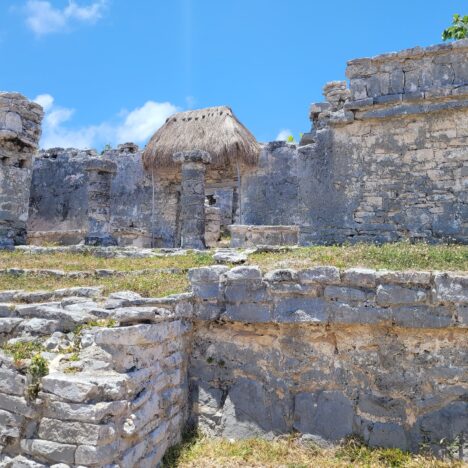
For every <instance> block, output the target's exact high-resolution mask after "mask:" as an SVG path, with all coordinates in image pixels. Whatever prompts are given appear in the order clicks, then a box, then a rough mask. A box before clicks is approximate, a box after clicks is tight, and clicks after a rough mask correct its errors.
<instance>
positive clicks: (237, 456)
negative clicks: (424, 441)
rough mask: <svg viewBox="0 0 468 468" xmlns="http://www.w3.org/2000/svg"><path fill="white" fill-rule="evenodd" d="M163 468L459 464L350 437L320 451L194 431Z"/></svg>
mask: <svg viewBox="0 0 468 468" xmlns="http://www.w3.org/2000/svg"><path fill="white" fill-rule="evenodd" d="M162 466H163V467H164V468H199V467H204V468H223V467H225V468H241V467H250V468H260V467H261V468H278V467H281V468H311V467H320V468H322V467H323V468H327V467H330V468H341V467H356V468H364V467H366V468H374V467H375V468H377V467H385V468H448V467H451V468H455V467H460V468H461V467H462V466H463V464H462V462H455V461H444V460H437V459H435V458H433V457H431V456H422V455H414V454H410V453H407V452H403V451H401V450H399V449H379V448H369V447H367V446H366V445H365V444H364V443H363V442H362V440H360V439H358V438H354V437H353V438H350V439H348V440H346V441H345V442H344V443H343V444H342V445H340V446H338V447H335V448H330V449H323V448H320V447H318V446H317V445H315V444H314V443H312V442H307V441H301V440H300V439H299V438H298V437H297V436H295V435H289V436H283V437H280V438H277V439H275V440H270V441H269V440H264V439H246V440H238V441H230V440H227V439H221V438H208V437H206V436H203V435H200V434H197V433H195V432H191V433H188V434H186V435H185V436H184V438H183V440H182V442H181V443H180V444H178V445H176V446H174V447H172V448H170V449H169V450H168V451H167V452H166V455H165V456H164V459H163V462H162Z"/></svg>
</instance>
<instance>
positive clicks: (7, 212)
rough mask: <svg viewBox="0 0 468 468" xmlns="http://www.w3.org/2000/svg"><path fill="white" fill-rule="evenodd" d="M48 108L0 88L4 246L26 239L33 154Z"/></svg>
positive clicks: (0, 235)
mask: <svg viewBox="0 0 468 468" xmlns="http://www.w3.org/2000/svg"><path fill="white" fill-rule="evenodd" d="M43 115H44V112H43V110H42V107H41V106H39V105H38V104H36V103H34V102H31V101H29V100H28V99H26V98H25V97H24V96H22V95H21V94H18V93H3V92H0V249H13V248H14V246H15V245H21V244H25V243H26V234H27V231H26V229H27V222H28V214H29V193H30V188H31V179H32V163H33V157H34V155H35V153H36V151H37V147H38V143H39V138H40V136H41V121H42V118H43Z"/></svg>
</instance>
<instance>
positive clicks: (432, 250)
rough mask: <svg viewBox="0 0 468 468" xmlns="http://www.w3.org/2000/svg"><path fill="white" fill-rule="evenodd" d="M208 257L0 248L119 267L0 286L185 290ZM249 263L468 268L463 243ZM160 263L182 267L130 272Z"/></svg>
mask: <svg viewBox="0 0 468 468" xmlns="http://www.w3.org/2000/svg"><path fill="white" fill-rule="evenodd" d="M213 263H214V262H213V259H212V253H210V252H207V253H203V254H199V253H188V254H186V255H180V256H172V257H161V258H159V257H157V258H111V259H106V258H100V257H95V256H93V255H91V254H89V253H88V254H73V253H62V254H61V253H54V254H35V255H32V254H26V253H24V252H1V253H0V264H1V265H2V267H3V266H5V267H12V268H13V267H15V268H25V269H30V268H50V269H56V268H63V269H65V270H68V271H70V270H73V271H79V270H82V271H83V270H84V271H89V270H93V269H101V268H110V269H114V270H117V271H120V272H121V274H119V275H115V276H103V277H97V276H94V275H92V276H89V277H83V278H79V277H78V278H75V277H73V278H72V277H54V276H43V275H12V274H8V275H7V274H2V275H0V290H5V289H24V290H26V291H37V290H51V289H60V288H67V287H73V286H102V287H103V294H104V295H108V294H110V293H112V292H116V291H123V290H129V291H134V292H137V293H139V294H141V295H142V296H145V297H160V296H166V295H169V294H177V293H181V292H184V291H188V289H189V282H188V279H187V274H186V271H187V270H188V269H189V268H196V267H201V266H207V265H212V264H213ZM248 264H249V265H258V266H260V268H262V270H264V271H268V270H272V269H277V268H295V269H302V268H308V267H312V266H317V265H334V266H337V267H339V268H349V267H356V266H361V267H369V268H376V269H390V270H407V269H412V270H449V271H468V246H463V245H428V244H424V243H418V244H410V243H408V242H399V243H394V244H385V245H382V246H378V245H372V244H356V245H344V246H330V247H325V246H316V247H301V248H296V249H285V250H284V251H278V252H264V253H254V254H251V255H250V256H249V258H248ZM160 268H179V269H181V272H180V273H162V272H158V271H149V272H147V273H141V272H135V270H143V269H160ZM132 272H133V273H132Z"/></svg>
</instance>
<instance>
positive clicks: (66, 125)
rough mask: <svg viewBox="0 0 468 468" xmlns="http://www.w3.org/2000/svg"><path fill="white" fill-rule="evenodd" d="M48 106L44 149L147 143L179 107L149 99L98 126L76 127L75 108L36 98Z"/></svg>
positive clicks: (43, 125) (51, 99)
mask: <svg viewBox="0 0 468 468" xmlns="http://www.w3.org/2000/svg"><path fill="white" fill-rule="evenodd" d="M34 101H35V102H37V103H38V104H40V105H41V106H42V107H43V108H44V112H45V116H44V121H43V124H42V138H41V142H40V146H41V148H53V147H62V148H71V147H73V148H102V147H103V146H104V145H106V144H111V145H114V146H115V145H117V144H119V143H126V142H129V141H131V142H134V143H139V144H143V143H145V142H146V140H147V139H148V138H149V137H150V136H151V135H152V134H153V133H154V132H155V131H156V130H157V129H158V128H159V127H160V126H161V125H162V124H163V123H164V122H165V121H166V119H167V118H168V117H169V116H170V115H172V114H174V113H175V112H177V111H178V110H179V109H178V108H177V107H176V106H174V105H173V104H171V103H169V102H155V101H147V102H146V103H145V104H144V105H143V106H141V107H138V108H136V109H134V110H132V111H121V112H119V114H118V115H117V116H116V117H115V118H114V119H111V120H109V121H105V122H102V123H100V124H98V125H88V126H83V127H75V128H74V127H73V126H72V125H70V120H71V119H72V117H73V115H74V113H75V110H74V109H70V108H67V107H61V106H58V105H56V104H55V101H54V98H53V96H51V95H50V94H41V95H39V96H37V97H36V98H35V99H34Z"/></svg>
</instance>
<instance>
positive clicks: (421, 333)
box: [0, 265, 468, 468]
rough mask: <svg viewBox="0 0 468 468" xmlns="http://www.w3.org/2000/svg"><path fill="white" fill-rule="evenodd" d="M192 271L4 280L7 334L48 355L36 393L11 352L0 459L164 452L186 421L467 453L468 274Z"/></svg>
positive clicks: (223, 430)
mask: <svg viewBox="0 0 468 468" xmlns="http://www.w3.org/2000/svg"><path fill="white" fill-rule="evenodd" d="M189 277H190V281H191V284H192V292H191V293H186V294H181V295H175V296H168V297H165V298H143V297H141V296H140V295H138V294H135V293H130V292H120V293H114V294H111V295H110V296H109V297H107V298H105V297H102V295H101V290H100V288H96V287H95V288H85V287H80V288H68V289H61V290H56V291H50V292H44V291H42V292H36V293H29V292H25V291H3V292H0V347H1V346H3V345H5V344H6V343H7V342H8V343H12V342H15V341H17V340H18V339H21V340H24V339H35V340H40V341H42V343H43V346H44V347H45V349H46V351H45V352H43V353H42V356H43V357H45V358H46V359H47V360H48V362H49V374H48V375H47V376H45V377H43V378H42V381H41V387H40V391H39V393H38V394H37V396H34V397H32V396H31V393H30V388H31V377H30V375H29V373H28V371H27V369H28V366H27V363H26V362H24V363H22V362H16V361H14V359H13V358H12V357H11V356H10V355H8V354H5V353H3V352H0V376H1V379H0V466H5V467H13V466H34V467H46V466H53V465H56V464H60V463H62V464H63V465H59V466H62V467H65V466H69V467H73V466H86V467H88V466H89V467H98V466H109V467H110V466H115V467H118V466H120V467H122V468H123V467H127V466H142V467H145V466H148V467H154V466H157V464H158V463H159V461H160V460H161V458H162V456H163V454H164V452H165V451H166V449H167V448H168V447H170V446H171V445H173V444H175V443H177V442H178V441H179V440H180V437H181V434H182V431H183V429H184V427H185V426H186V425H187V424H196V425H198V426H199V427H200V428H201V429H202V430H204V431H206V432H208V433H209V434H215V435H223V436H226V437H234V438H243V437H251V436H262V437H271V436H273V435H278V434H284V433H289V432H291V431H294V430H296V431H299V432H302V433H308V434H313V435H314V436H315V437H319V438H322V439H325V440H328V441H337V440H340V439H342V438H343V437H345V436H347V435H349V434H358V435H361V436H362V437H364V439H365V440H366V441H367V442H368V443H369V444H370V445H378V446H390V447H400V448H402V449H409V450H413V451H417V450H418V449H420V448H421V447H423V446H424V447H428V446H430V447H431V448H432V449H433V450H434V451H435V452H436V453H438V454H443V453H444V451H445V450H446V446H444V445H443V444H442V445H441V443H440V441H441V440H442V439H445V440H446V441H447V443H450V444H452V445H453V444H459V449H460V453H461V454H462V456H466V447H465V446H464V445H463V444H464V442H463V440H462V439H463V433H465V434H466V431H467V429H468V417H467V415H468V411H467V410H468V408H467V405H468V403H467V402H466V391H467V382H466V372H467V366H466V357H467V355H468V349H467V342H468V340H467V339H466V338H467V333H468V315H467V314H468V294H467V291H468V277H467V276H465V275H461V274H456V273H445V272H429V271H427V272H426V271H419V272H411V271H403V272H392V271H374V270H369V269H362V268H354V269H348V270H341V271H340V270H339V269H337V268H335V267H328V266H321V267H315V268H311V269H307V270H301V271H294V270H276V271H272V272H269V273H266V274H262V273H261V271H260V270H259V269H258V268H257V267H244V266H243V267H236V268H233V269H229V268H227V267H225V266H221V265H220V266H212V267H204V268H199V269H194V270H191V271H190V272H189ZM96 320H104V321H108V325H107V326H105V325H103V324H101V325H97V324H96ZM77 327H80V328H79V329H77ZM71 348H72V349H71ZM72 356H76V357H73V359H70V358H71V357H72ZM246 396H248V398H247V397H246ZM331 415H333V418H331V417H330V416H331Z"/></svg>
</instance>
